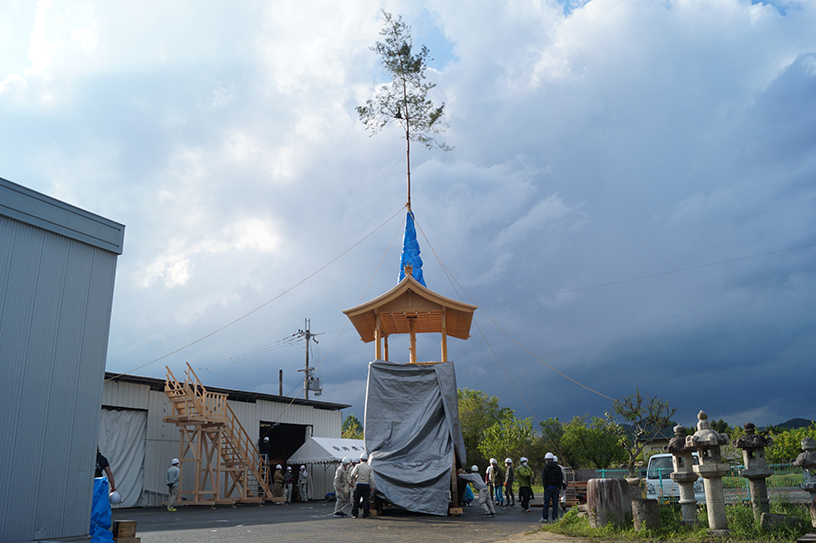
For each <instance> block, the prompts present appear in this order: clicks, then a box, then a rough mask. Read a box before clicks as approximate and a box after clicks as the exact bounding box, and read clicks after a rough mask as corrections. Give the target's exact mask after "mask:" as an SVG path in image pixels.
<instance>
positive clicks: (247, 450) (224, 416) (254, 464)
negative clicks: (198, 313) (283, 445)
mask: <svg viewBox="0 0 816 543" xmlns="http://www.w3.org/2000/svg"><path fill="white" fill-rule="evenodd" d="M167 371H168V374H171V373H170V369H169V368H168V369H167ZM171 375H172V374H171ZM190 382H193V383H194V384H193V387H192V390H191V387H190V386H189V383H190ZM184 386H185V387H186V392H187V396H188V397H190V396H191V393H192V397H193V398H194V404H195V407H196V409H197V411H198V412H199V413H200V414H201V415H202V416H205V417H207V418H209V419H214V420H217V421H219V422H224V423H225V427H226V429H227V434H228V437H229V439H230V440H231V441H232V442H233V443H234V444H235V448H236V449H237V450H238V451H239V454H240V455H241V459H242V460H243V461H244V462H246V464H247V467H248V468H249V470H250V471H252V474H253V475H254V476H255V479H256V480H257V481H258V484H259V485H260V486H261V488H263V490H264V494H265V495H266V496H271V495H272V492H271V491H270V489H269V485H268V484H267V482H266V480H265V479H264V477H263V475H262V473H261V462H262V461H263V459H262V458H261V455H260V453H259V452H258V449H257V447H255V444H254V443H253V442H252V438H250V437H249V433H248V432H247V431H246V430H245V429H244V427H243V425H242V424H241V421H239V420H238V417H237V416H236V415H235V412H234V411H233V410H232V408H231V407H230V406H229V403H227V397H228V395H227V394H222V393H218V392H209V391H207V389H206V388H205V387H204V385H203V384H202V383H201V381H200V380H199V379H198V375H196V373H195V371H193V368H192V366H190V363H189V362H187V370H186V379H185V383H184Z"/></svg>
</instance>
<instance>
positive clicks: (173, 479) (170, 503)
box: [164, 458, 181, 511]
mask: <svg viewBox="0 0 816 543" xmlns="http://www.w3.org/2000/svg"><path fill="white" fill-rule="evenodd" d="M180 474H181V470H180V469H179V459H178V458H173V460H171V461H170V467H169V468H168V469H167V474H166V475H165V476H164V482H165V483H167V490H168V491H169V492H170V498H169V499H168V500H167V510H168V511H175V510H176V508H175V507H174V505H175V503H176V500H177V499H178V491H179V475H180Z"/></svg>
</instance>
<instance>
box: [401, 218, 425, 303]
mask: <svg viewBox="0 0 816 543" xmlns="http://www.w3.org/2000/svg"><path fill="white" fill-rule="evenodd" d="M406 264H411V267H412V269H413V271H412V272H411V273H412V274H413V276H414V279H416V280H417V281H418V282H419V284H420V285H422V286H423V287H427V286H428V285H426V284H425V278H424V277H423V276H422V259H421V258H419V242H417V239H416V228H415V227H414V212H413V211H409V212H408V216H407V217H406V218H405V235H404V236H403V238H402V257H401V258H400V272H399V281H402V280H403V279H405V265H406ZM399 281H397V282H399Z"/></svg>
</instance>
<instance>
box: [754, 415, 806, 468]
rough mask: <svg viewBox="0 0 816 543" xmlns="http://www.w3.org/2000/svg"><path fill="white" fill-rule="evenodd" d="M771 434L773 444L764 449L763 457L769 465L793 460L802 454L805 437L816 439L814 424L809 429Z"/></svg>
mask: <svg viewBox="0 0 816 543" xmlns="http://www.w3.org/2000/svg"><path fill="white" fill-rule="evenodd" d="M777 432H778V433H771V434H770V437H771V439H773V444H772V445H771V446H770V447H768V448H767V449H765V457H766V458H767V459H768V462H769V463H771V464H787V463H790V462H791V461H792V460H795V459H796V457H797V456H799V453H800V452H802V440H803V439H804V438H806V437H812V438H813V439H816V424H813V425H811V426H810V428H796V429H794V430H783V431H779V429H777Z"/></svg>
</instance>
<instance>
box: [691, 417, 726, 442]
mask: <svg viewBox="0 0 816 543" xmlns="http://www.w3.org/2000/svg"><path fill="white" fill-rule="evenodd" d="M697 419H698V422H697V431H696V432H694V435H690V436H688V437H686V447H696V448H697V449H711V448H714V447H721V446H722V445H728V435H726V434H721V433H719V432H717V431H716V430H712V429H711V423H710V422H708V415H706V414H705V412H704V411H700V412H699V413H697Z"/></svg>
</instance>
